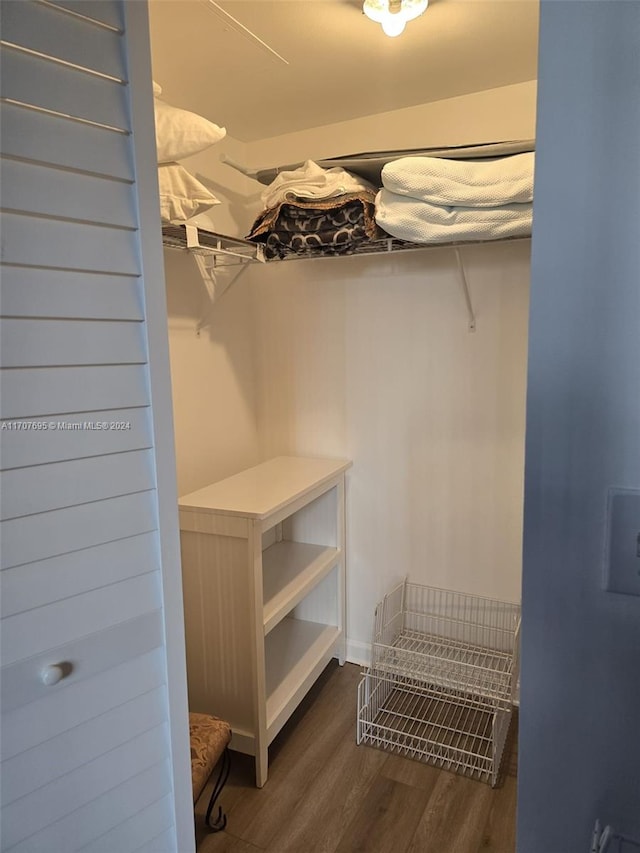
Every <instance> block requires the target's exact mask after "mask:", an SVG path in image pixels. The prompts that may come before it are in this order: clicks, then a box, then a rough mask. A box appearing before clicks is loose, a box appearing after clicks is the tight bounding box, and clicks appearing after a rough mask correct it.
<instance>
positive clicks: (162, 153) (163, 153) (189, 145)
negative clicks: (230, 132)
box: [154, 98, 227, 163]
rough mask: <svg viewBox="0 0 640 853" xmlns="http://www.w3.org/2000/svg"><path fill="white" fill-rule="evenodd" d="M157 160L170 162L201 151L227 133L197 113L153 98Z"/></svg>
mask: <svg viewBox="0 0 640 853" xmlns="http://www.w3.org/2000/svg"><path fill="white" fill-rule="evenodd" d="M154 106H155V119H156V148H157V149H158V163H169V162H173V161H174V160H182V158H183V157H190V156H191V154H197V153H198V151H204V149H205V148H208V147H209V146H210V145H213V144H214V143H216V142H220V140H221V139H223V138H224V137H225V136H226V133H227V131H226V130H225V129H224V127H218V125H217V124H214V123H213V122H211V121H209V120H208V119H206V118H204V117H203V116H199V115H197V113H191V112H189V111H188V110H180V109H178V108H177V107H172V106H170V105H169V104H166V103H165V102H164V101H161V100H160V99H159V98H154Z"/></svg>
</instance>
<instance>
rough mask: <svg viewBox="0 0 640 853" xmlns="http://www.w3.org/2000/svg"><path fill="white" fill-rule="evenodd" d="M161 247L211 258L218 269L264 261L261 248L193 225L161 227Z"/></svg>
mask: <svg viewBox="0 0 640 853" xmlns="http://www.w3.org/2000/svg"><path fill="white" fill-rule="evenodd" d="M162 244H163V246H166V247H167V248H168V249H188V250H189V251H190V252H193V253H194V254H196V255H205V256H212V257H214V259H215V263H216V265H217V266H237V265H238V264H246V263H251V262H260V263H262V262H263V261H264V253H263V249H262V246H260V245H258V244H256V243H251V242H250V241H249V240H244V239H242V238H241V237H229V236H227V235H225V234H218V233H216V232H215V231H206V230H205V229H203V228H197V227H196V226H195V225H163V226H162Z"/></svg>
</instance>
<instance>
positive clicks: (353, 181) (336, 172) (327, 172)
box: [260, 160, 377, 208]
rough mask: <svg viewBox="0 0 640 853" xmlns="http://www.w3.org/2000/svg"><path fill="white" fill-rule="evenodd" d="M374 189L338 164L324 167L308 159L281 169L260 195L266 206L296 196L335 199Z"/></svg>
mask: <svg viewBox="0 0 640 853" xmlns="http://www.w3.org/2000/svg"><path fill="white" fill-rule="evenodd" d="M376 189H377V187H374V186H373V185H372V184H370V183H369V182H368V181H365V180H364V178H359V177H357V175H352V174H351V173H350V172H347V171H345V170H344V169H342V168H340V167H339V166H336V167H334V168H333V169H323V168H322V167H321V166H318V164H317V163H314V162H313V160H307V162H306V163H305V164H304V165H303V166H301V167H300V168H299V169H293V170H292V171H289V172H280V174H279V175H278V177H277V178H276V179H275V180H274V181H273V183H271V184H269V186H268V187H267V188H266V189H265V190H264V191H263V192H262V194H261V196H260V198H261V200H262V203H263V204H264V206H265V207H266V208H272V207H276V206H277V205H279V204H282V203H283V202H287V201H295V200H296V199H297V198H334V197H335V196H339V195H344V194H345V193H357V192H361V191H363V190H368V191H370V192H374V193H375V192H376Z"/></svg>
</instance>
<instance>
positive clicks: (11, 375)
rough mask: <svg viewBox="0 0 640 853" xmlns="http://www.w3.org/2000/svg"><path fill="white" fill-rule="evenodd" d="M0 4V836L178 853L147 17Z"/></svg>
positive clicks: (188, 818)
mask: <svg viewBox="0 0 640 853" xmlns="http://www.w3.org/2000/svg"><path fill="white" fill-rule="evenodd" d="M0 13H1V16H2V21H1V24H2V77H1V86H2V91H1V95H2V104H1V110H2V115H1V120H2V124H1V150H2V162H1V167H2V194H1V197H0V202H1V205H2V223H1V227H2V269H1V274H2V291H1V303H0V312H1V314H2V320H1V324H2V326H1V342H0V353H1V364H2V372H1V383H2V384H1V391H2V400H1V411H0V416H1V419H2V420H1V421H0V442H1V443H0V451H1V463H2V475H1V476H2V493H1V501H0V508H1V514H2V529H1V534H2V540H1V557H2V564H1V565H2V572H1V575H0V579H1V591H2V599H1V601H2V646H1V663H2V670H1V677H2V693H1V703H2V728H1V736H2V740H1V747H2V766H1V794H2V825H1V842H2V843H1V847H2V851H6V853H8V851H11V853H26V852H27V851H28V853H36V851H47V853H70V852H71V851H76V850H83V851H87V853H89V851H92V853H97V851H104V853H116V851H117V853H128V852H129V851H140V853H142V851H149V853H151V851H153V853H164V852H165V851H167V853H169V851H177V850H179V851H180V853H188V851H191V850H193V847H194V842H193V813H192V807H191V778H190V762H189V743H188V725H187V707H186V687H185V665H184V638H183V634H184V629H183V620H182V599H181V583H180V565H179V548H178V529H177V502H176V489H175V479H174V459H173V428H172V422H171V401H170V387H169V368H168V353H167V341H166V336H167V332H166V316H165V305H164V283H163V268H162V250H161V242H160V231H159V213H158V198H157V182H156V173H155V151H154V137H153V106H152V97H151V72H150V55H149V44H148V22H147V8H146V4H145V3H144V2H135V3H123V2H121V0H55V2H39V0H3V2H2V4H1V8H0ZM169 685H171V689H169Z"/></svg>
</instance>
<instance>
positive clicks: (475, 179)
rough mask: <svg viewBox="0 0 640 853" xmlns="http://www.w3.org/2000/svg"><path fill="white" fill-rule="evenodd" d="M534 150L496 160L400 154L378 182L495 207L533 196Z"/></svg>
mask: <svg viewBox="0 0 640 853" xmlns="http://www.w3.org/2000/svg"><path fill="white" fill-rule="evenodd" d="M534 156H535V155H534V153H533V152H529V153H525V154H515V155H513V156H512V157H501V158H499V159H498V160H489V161H478V160H444V159H440V158H438V157H402V158H401V159H400V160H394V161H393V162H391V163H387V165H386V166H385V167H384V168H383V170H382V184H383V186H384V187H385V188H386V189H388V190H391V192H394V193H397V194H398V195H403V196H409V197H411V198H417V199H420V200H421V201H428V202H430V203H431V204H440V205H445V206H456V207H497V206H499V205H504V204H512V203H518V204H522V203H526V202H530V201H532V199H533V165H534Z"/></svg>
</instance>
